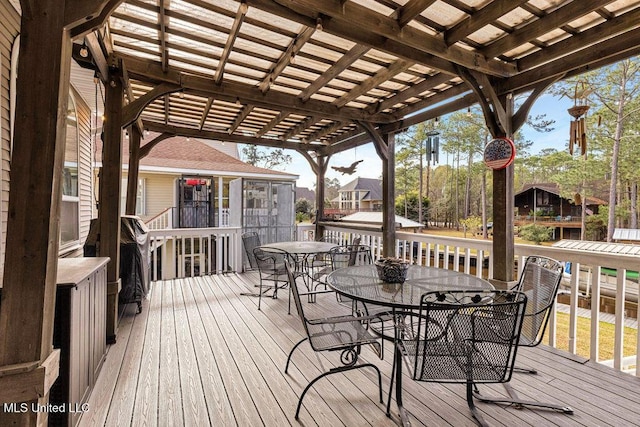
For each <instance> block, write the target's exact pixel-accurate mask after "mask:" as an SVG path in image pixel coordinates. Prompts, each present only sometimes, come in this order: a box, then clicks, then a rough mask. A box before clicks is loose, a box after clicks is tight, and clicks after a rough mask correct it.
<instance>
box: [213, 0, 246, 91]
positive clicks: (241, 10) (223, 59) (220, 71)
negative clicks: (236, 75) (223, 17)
mask: <svg viewBox="0 0 640 427" xmlns="http://www.w3.org/2000/svg"><path fill="white" fill-rule="evenodd" d="M247 10H248V7H247V4H246V3H245V2H244V1H241V2H240V5H239V6H238V11H237V12H236V17H235V19H234V20H233V24H232V25H231V30H230V31H229V37H227V43H226V44H225V46H224V49H223V50H222V55H220V60H219V61H218V66H217V67H216V74H215V75H214V77H213V80H214V82H215V83H216V84H217V85H219V84H220V83H222V76H223V75H224V67H225V66H226V65H227V60H228V59H229V55H230V54H231V49H232V48H233V45H234V43H235V41H236V38H237V37H238V33H239V32H240V26H241V25H242V21H244V17H245V15H246V14H247Z"/></svg>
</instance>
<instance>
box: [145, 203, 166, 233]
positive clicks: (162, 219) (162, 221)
mask: <svg viewBox="0 0 640 427" xmlns="http://www.w3.org/2000/svg"><path fill="white" fill-rule="evenodd" d="M145 225H146V226H147V228H148V229H149V230H166V229H168V228H173V208H167V209H165V210H163V211H162V212H160V213H159V214H158V215H156V216H154V217H153V218H151V219H150V220H148V221H147V222H146V223H145Z"/></svg>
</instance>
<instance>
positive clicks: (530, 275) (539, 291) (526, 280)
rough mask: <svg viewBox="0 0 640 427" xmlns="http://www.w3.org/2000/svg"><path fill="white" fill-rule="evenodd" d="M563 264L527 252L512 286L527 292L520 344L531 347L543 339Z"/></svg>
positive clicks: (560, 278)
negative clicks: (519, 272) (520, 271)
mask: <svg viewBox="0 0 640 427" xmlns="http://www.w3.org/2000/svg"><path fill="white" fill-rule="evenodd" d="M562 271H563V268H562V264H561V263H560V262H558V261H556V260H554V259H551V258H547V257H542V256H529V257H527V259H526V260H525V263H524V268H523V270H522V274H521V275H520V279H519V280H518V283H517V284H516V285H515V286H514V287H513V289H514V290H517V291H520V292H523V293H524V294H526V295H527V309H526V312H525V318H524V324H523V326H522V335H521V336H520V345H526V346H529V347H534V346H536V345H538V344H540V342H541V341H542V337H543V336H544V332H545V330H546V328H547V324H548V323H549V317H550V314H551V310H552V309H553V303H554V302H555V300H556V295H557V294H558V288H559V286H560V281H561V280H562Z"/></svg>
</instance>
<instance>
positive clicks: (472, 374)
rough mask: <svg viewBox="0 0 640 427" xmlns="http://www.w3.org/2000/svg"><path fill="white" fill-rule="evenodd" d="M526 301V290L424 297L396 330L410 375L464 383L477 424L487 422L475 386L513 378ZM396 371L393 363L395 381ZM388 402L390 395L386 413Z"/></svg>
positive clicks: (459, 292) (456, 292) (427, 380)
mask: <svg viewBox="0 0 640 427" xmlns="http://www.w3.org/2000/svg"><path fill="white" fill-rule="evenodd" d="M526 299H527V297H526V296H525V295H524V294H523V293H521V292H512V291H448V292H428V293H425V294H424V295H422V297H421V300H420V309H419V311H418V312H417V313H405V314H406V318H405V319H404V320H405V322H402V323H399V326H398V328H397V332H396V334H397V335H396V345H398V346H400V351H401V353H402V355H403V357H404V358H405V362H406V365H407V366H408V367H409V371H410V375H411V378H412V379H413V380H415V381H426V382H437V383H462V384H466V386H467V393H466V396H467V404H468V406H469V409H470V410H471V413H472V415H473V417H474V418H475V420H476V422H477V423H478V425H481V426H484V425H486V423H485V421H484V420H483V418H482V416H481V415H480V413H479V411H478V410H477V408H476V407H475V404H474V401H473V397H474V393H473V390H474V389H475V388H476V387H477V384H485V383H506V382H508V381H509V380H510V379H511V373H512V371H513V362H514V360H515V356H516V350H517V345H518V340H519V338H520V331H521V327H522V320H523V315H524V310H525V304H526ZM416 317H417V319H416ZM409 318H411V320H409ZM407 320H409V321H407ZM403 325H409V327H406V328H403V327H402V326H403ZM395 369H398V368H396V367H395V364H394V373H393V374H392V376H391V378H392V382H393V378H394V375H395V374H397V373H396V372H395ZM392 384H393V383H392ZM399 386H400V384H398V385H397V386H396V387H399ZM390 402H391V394H390V395H389V402H388V403H387V411H388V408H389V404H390Z"/></svg>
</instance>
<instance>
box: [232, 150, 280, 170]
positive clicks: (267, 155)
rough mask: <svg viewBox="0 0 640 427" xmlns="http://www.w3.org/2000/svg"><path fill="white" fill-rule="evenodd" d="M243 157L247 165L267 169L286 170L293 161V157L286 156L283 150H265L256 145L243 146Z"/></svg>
mask: <svg viewBox="0 0 640 427" xmlns="http://www.w3.org/2000/svg"><path fill="white" fill-rule="evenodd" d="M242 157H243V161H244V162H245V163H249V164H250V165H253V166H257V167H261V168H265V169H278V168H280V169H282V170H284V167H285V166H286V165H288V164H289V163H291V161H292V158H291V156H290V155H289V154H285V153H284V150H283V149H282V148H263V147H258V146H256V145H245V146H243V147H242Z"/></svg>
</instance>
